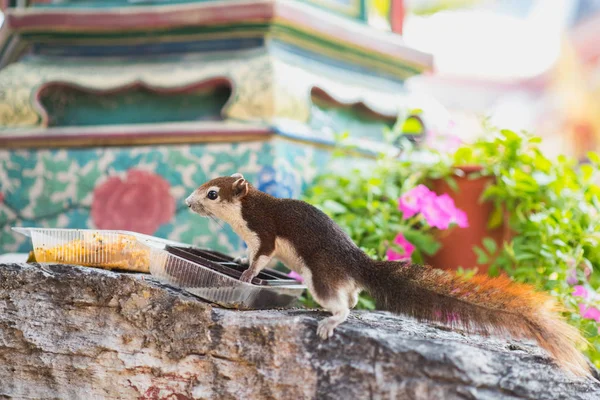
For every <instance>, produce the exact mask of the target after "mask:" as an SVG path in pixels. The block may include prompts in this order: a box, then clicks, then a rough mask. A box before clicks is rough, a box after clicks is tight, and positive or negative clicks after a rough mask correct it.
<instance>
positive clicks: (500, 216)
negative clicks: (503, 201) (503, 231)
mask: <svg viewBox="0 0 600 400" xmlns="http://www.w3.org/2000/svg"><path fill="white" fill-rule="evenodd" d="M503 222H504V212H503V210H502V207H501V206H499V205H496V206H495V207H494V210H493V211H492V215H490V219H489V221H488V224H487V226H488V229H494V228H497V227H499V226H500V225H502V223H503Z"/></svg>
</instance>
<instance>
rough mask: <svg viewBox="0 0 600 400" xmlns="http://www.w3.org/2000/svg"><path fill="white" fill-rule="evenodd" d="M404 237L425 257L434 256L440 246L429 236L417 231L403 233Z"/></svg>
mask: <svg viewBox="0 0 600 400" xmlns="http://www.w3.org/2000/svg"><path fill="white" fill-rule="evenodd" d="M404 237H405V238H406V240H408V241H409V242H411V243H412V244H414V245H415V246H416V247H418V248H419V249H420V250H421V251H422V252H423V253H425V254H427V255H434V254H435V253H436V252H437V251H438V250H439V249H440V246H441V245H440V243H438V242H437V241H436V240H435V239H434V238H433V237H432V236H431V235H427V234H425V233H423V232H419V231H417V230H408V231H405V232H404Z"/></svg>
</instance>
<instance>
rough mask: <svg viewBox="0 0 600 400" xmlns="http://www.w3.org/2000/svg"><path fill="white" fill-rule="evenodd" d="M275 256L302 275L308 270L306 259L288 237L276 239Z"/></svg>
mask: <svg viewBox="0 0 600 400" xmlns="http://www.w3.org/2000/svg"><path fill="white" fill-rule="evenodd" d="M275 258H277V259H278V260H279V261H281V262H282V263H283V264H284V265H285V266H286V267H288V268H289V269H291V270H292V271H295V272H297V273H299V274H300V275H302V274H303V272H305V270H306V265H305V264H304V260H302V257H300V256H299V255H298V253H296V249H295V248H294V246H292V244H291V243H290V242H289V241H288V240H286V239H281V238H277V239H276V240H275Z"/></svg>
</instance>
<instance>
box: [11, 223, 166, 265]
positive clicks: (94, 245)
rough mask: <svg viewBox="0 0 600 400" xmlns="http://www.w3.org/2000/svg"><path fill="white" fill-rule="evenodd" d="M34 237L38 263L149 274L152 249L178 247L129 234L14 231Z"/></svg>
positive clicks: (37, 229) (47, 230) (20, 229)
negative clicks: (54, 263)
mask: <svg viewBox="0 0 600 400" xmlns="http://www.w3.org/2000/svg"><path fill="white" fill-rule="evenodd" d="M13 230H14V231H15V232H19V233H21V234H23V235H26V236H29V237H31V241H32V244H33V251H34V254H35V259H36V261H37V262H46V263H48V262H56V263H63V264H74V265H83V266H88V267H98V268H104V269H124V270H128V271H137V272H149V268H150V247H157V248H164V247H165V246H166V245H167V244H175V242H171V241H168V240H163V239H159V238H155V237H152V236H147V235H142V234H139V233H135V232H128V231H111V230H94V229H49V228H13Z"/></svg>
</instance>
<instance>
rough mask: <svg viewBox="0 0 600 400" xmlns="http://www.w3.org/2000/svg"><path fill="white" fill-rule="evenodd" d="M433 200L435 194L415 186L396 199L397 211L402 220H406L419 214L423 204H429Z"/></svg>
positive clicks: (424, 187)
mask: <svg viewBox="0 0 600 400" xmlns="http://www.w3.org/2000/svg"><path fill="white" fill-rule="evenodd" d="M433 198H435V193H434V192H432V191H431V190H429V189H428V188H427V186H425V185H419V186H416V187H414V188H412V189H411V190H409V191H408V192H406V193H404V194H403V195H402V196H401V197H400V198H399V199H398V210H400V211H401V212H402V217H403V218H404V219H408V218H410V217H412V216H413V215H415V214H417V213H418V212H420V211H421V208H422V207H423V204H426V203H429V202H430V200H432V199H433Z"/></svg>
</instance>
